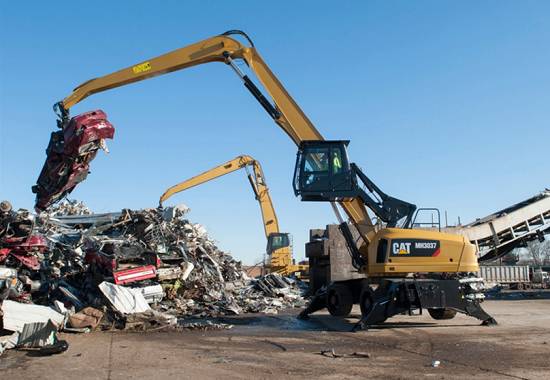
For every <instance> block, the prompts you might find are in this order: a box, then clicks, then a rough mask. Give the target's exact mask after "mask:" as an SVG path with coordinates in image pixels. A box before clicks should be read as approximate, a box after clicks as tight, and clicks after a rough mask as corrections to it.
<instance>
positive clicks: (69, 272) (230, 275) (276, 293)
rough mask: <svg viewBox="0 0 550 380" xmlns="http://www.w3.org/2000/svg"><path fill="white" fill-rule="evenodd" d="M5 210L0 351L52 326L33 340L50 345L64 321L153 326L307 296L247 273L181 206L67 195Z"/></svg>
mask: <svg viewBox="0 0 550 380" xmlns="http://www.w3.org/2000/svg"><path fill="white" fill-rule="evenodd" d="M0 210H1V211H0V301H2V309H1V310H2V314H3V315H2V318H3V327H4V329H6V330H9V331H12V332H13V334H12V335H10V336H9V338H4V339H3V340H0V350H1V349H2V348H7V347H9V348H12V347H20V348H22V347H24V345H23V341H25V342H27V341H29V336H28V335H29V334H30V333H29V331H35V332H36V334H38V332H39V331H42V333H41V334H42V335H44V334H45V332H44V331H46V332H48V331H49V332H50V334H49V335H48V334H46V335H48V339H38V340H36V341H33V342H34V343H33V344H34V345H35V346H38V347H39V348H41V349H43V348H44V347H47V350H50V351H52V347H58V348H59V347H61V348H63V347H65V348H66V343H65V342H62V343H59V341H58V340H57V338H56V334H54V333H53V332H56V331H58V330H66V331H74V332H87V331H91V330H93V329H96V328H101V329H113V328H117V329H139V330H147V329H152V328H160V327H166V326H174V327H176V326H178V321H180V322H181V321H183V320H184V319H189V318H195V319H197V318H198V319H201V318H203V319H204V318H212V317H214V318H215V317H219V316H224V315H235V314H241V313H250V312H254V313H258V312H259V313H276V312H277V311H278V310H280V309H282V308H288V307H296V306H303V305H304V300H303V298H302V296H301V294H302V292H303V289H301V288H300V284H299V282H297V281H296V280H294V279H290V278H285V277H282V276H280V275H277V274H269V275H267V276H264V277H262V278H259V279H251V278H249V277H248V276H247V275H246V274H245V272H244V271H243V268H242V266H241V263H240V262H238V261H236V260H234V259H233V258H232V257H231V255H229V254H227V253H225V252H223V251H222V250H220V249H219V248H218V247H217V246H216V244H215V243H214V241H213V240H212V239H211V238H210V237H209V236H208V234H207V231H206V230H205V228H204V227H203V226H201V225H199V224H194V223H191V222H190V221H189V220H188V219H186V217H185V214H186V212H187V210H188V209H187V208H186V207H184V206H178V207H170V208H166V209H145V210H138V211H136V210H122V211H121V212H117V213H107V214H92V213H91V212H90V210H89V209H87V208H86V206H84V205H83V204H82V203H78V202H63V203H61V204H59V205H57V206H55V207H52V208H50V210H49V211H47V212H46V211H44V212H41V213H39V214H33V213H31V212H28V211H26V210H18V211H14V210H12V208H11V205H9V203H8V202H3V203H2V204H1V205H0ZM37 324H38V325H37ZM187 328H188V327H187ZM21 334H23V335H21ZM36 334H35V335H36ZM31 335H32V334H31ZM38 335H39V336H41V335H40V334H38ZM22 337H24V338H25V340H22ZM31 341H32V339H31ZM25 344H26V345H27V346H28V343H25ZM54 351H55V350H54Z"/></svg>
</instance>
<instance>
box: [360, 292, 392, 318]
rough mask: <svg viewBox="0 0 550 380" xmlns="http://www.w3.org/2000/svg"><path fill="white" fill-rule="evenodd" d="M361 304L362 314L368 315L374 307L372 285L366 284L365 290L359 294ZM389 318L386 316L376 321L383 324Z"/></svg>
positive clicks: (363, 315)
mask: <svg viewBox="0 0 550 380" xmlns="http://www.w3.org/2000/svg"><path fill="white" fill-rule="evenodd" d="M359 306H360V307H361V316H362V317H365V316H366V315H368V314H369V313H370V312H371V311H372V308H373V307H374V291H373V290H372V288H371V287H370V286H368V285H367V286H365V287H364V288H363V290H362V291H361V295H360V296H359ZM386 319H387V318H384V319H382V320H380V321H376V322H375V323H376V324H381V323H384V322H385V321H386Z"/></svg>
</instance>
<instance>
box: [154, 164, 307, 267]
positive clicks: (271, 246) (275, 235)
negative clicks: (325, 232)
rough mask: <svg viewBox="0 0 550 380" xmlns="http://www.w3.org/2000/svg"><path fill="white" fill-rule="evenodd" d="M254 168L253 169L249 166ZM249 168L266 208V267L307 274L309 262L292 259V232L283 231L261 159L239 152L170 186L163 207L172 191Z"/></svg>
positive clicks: (263, 215)
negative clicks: (231, 157) (307, 263)
mask: <svg viewBox="0 0 550 380" xmlns="http://www.w3.org/2000/svg"><path fill="white" fill-rule="evenodd" d="M249 168H251V170H249ZM239 169H245V170H246V176H247V178H248V181H249V182H250V186H251V187H252V191H253V192H254V196H255V197H256V200H257V201H258V203H259V204H260V210H261V211H262V221H263V225H264V231H265V236H266V238H267V248H266V254H267V258H268V260H267V262H265V269H266V270H267V272H268V273H279V274H281V275H283V276H288V275H292V274H296V275H298V276H300V277H303V275H305V274H306V273H307V270H308V266H307V265H296V264H294V260H293V259H292V242H291V237H290V234H289V233H286V232H280V231H279V222H278V220H277V214H276V213H275V208H274V207H273V201H272V200H271V196H270V195H269V188H268V187H267V183H266V180H265V176H264V173H263V170H262V166H261V165H260V163H259V162H258V161H257V160H255V159H254V158H252V157H250V156H238V157H235V158H234V159H232V160H231V161H227V162H226V163H225V164H222V165H219V166H216V167H214V168H212V169H210V170H207V171H205V172H203V173H201V174H199V175H196V176H194V177H192V178H189V179H187V180H185V181H183V182H180V183H178V184H177V185H174V186H172V187H170V188H169V189H167V190H166V191H165V192H164V194H162V195H161V197H160V199H159V207H161V208H162V205H163V203H164V202H165V201H166V200H167V199H168V198H170V197H171V196H172V195H174V194H177V193H180V192H182V191H185V190H187V189H190V188H192V187H195V186H198V185H201V184H203V183H205V182H208V181H211V180H213V179H215V178H219V177H221V176H224V175H226V174H229V173H233V172H234V171H236V170H239Z"/></svg>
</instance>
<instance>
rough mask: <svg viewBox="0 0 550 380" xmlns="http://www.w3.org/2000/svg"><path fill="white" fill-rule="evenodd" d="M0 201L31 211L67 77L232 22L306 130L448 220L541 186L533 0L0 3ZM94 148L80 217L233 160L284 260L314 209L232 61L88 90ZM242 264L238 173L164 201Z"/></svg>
mask: <svg viewBox="0 0 550 380" xmlns="http://www.w3.org/2000/svg"><path fill="white" fill-rule="evenodd" d="M0 7H1V8H0V14H1V16H0V17H1V19H0V23H1V24H2V37H0V41H1V50H0V53H1V54H0V65H1V66H0V69H1V70H0V198H3V199H9V200H10V201H11V202H12V203H13V204H14V206H15V207H23V208H31V207H32V206H33V202H34V196H33V194H32V193H31V190H30V189H31V186H32V185H33V184H34V183H35V181H36V178H37V176H38V174H39V171H40V169H41V167H42V164H43V162H44V159H45V153H44V151H45V148H46V144H47V142H48V138H49V134H50V133H51V131H53V130H54V128H55V117H54V114H53V112H52V111H51V106H52V104H53V103H54V102H56V101H58V100H60V99H62V98H63V97H65V96H66V95H68V94H69V92H70V91H71V90H72V88H74V87H75V86H76V85H78V84H80V83H81V82H83V81H85V80H88V79H90V78H93V77H96V76H100V75H103V74H107V73H109V72H111V71H114V70H117V69H120V68H122V67H126V66H129V65H131V64H134V63H137V62H140V61H143V60H144V59H147V58H150V57H153V56H156V55H159V54H162V53H164V52H167V51H169V50H173V49H175V48H178V47H181V46H184V45H186V44H189V43H193V42H196V41H198V40H201V39H204V38H207V37H210V36H213V35H216V34H219V33H222V32H224V31H226V30H228V29H242V30H244V31H246V32H247V33H249V35H250V36H251V37H252V38H253V40H254V42H255V43H256V46H257V48H258V49H259V51H260V52H261V54H262V55H263V57H264V59H265V60H266V61H267V62H268V64H269V65H270V66H271V68H272V69H273V71H274V72H275V73H276V74H277V75H278V76H279V78H280V79H281V80H282V82H283V83H284V84H285V86H286V87H287V89H288V90H289V91H290V93H291V94H292V95H293V96H294V98H295V99H296V100H297V102H298V103H299V104H300V105H301V107H302V108H303V110H304V111H305V112H306V113H307V114H308V116H309V117H310V118H311V120H312V121H313V122H314V123H315V125H316V126H317V128H318V129H319V130H320V131H321V133H323V134H324V136H325V137H326V138H329V139H350V140H351V144H350V156H351V159H352V160H353V161H355V162H356V163H357V164H358V165H359V166H361V167H362V168H363V170H364V171H365V172H366V173H367V174H368V175H369V176H370V177H371V178H372V179H373V180H374V181H375V182H376V183H377V184H378V185H379V186H380V187H381V188H382V189H383V190H385V191H386V192H387V193H389V194H391V195H393V196H395V197H398V198H401V199H404V200H407V201H410V202H412V203H415V204H417V205H418V206H423V207H439V208H440V209H441V210H447V211H448V214H449V219H450V220H451V221H455V220H456V218H457V217H458V216H460V217H461V220H462V221H463V222H467V221H470V220H473V219H474V218H476V217H481V216H484V215H486V214H488V213H490V212H492V211H495V210H497V209H500V208H503V207H505V206H508V205H509V204H512V203H515V202H517V201H520V200H522V199H524V198H526V197H529V196H531V195H533V194H535V193H537V192H538V191H540V190H542V189H544V188H545V187H549V186H550V181H549V174H548V160H547V157H548V146H549V144H548V142H549V140H550V128H549V121H550V106H549V105H550V91H549V90H550V70H549V67H550V49H548V46H549V43H550V23H548V14H550V3H549V2H544V1H522V2H518V1H463V2H450V1H415V2H410V1H391V2H388V1H356V2H350V1H340V2H334V1H301V2H296V1H277V2H258V1H233V2H222V1H218V2H214V1H162V2H151V1H132V2H112V1H94V2H80V1H70V2H62V1H60V2H56V4H55V5H54V4H52V3H48V2H38V1H37V2H34V4H33V5H32V6H31V5H29V4H28V3H26V2H14V1H12V2H2V4H1V5H0ZM96 108H101V109H103V110H104V111H105V112H107V114H108V115H109V117H110V120H111V122H112V123H113V124H114V125H115V127H116V128H117V129H116V135H115V139H114V141H112V142H110V144H109V147H110V150H111V153H110V154H109V155H105V154H104V153H102V152H100V154H98V157H97V159H96V160H95V161H94V162H93V164H92V174H91V175H90V176H89V177H88V180H87V181H86V182H84V183H82V184H81V185H80V187H78V188H77V189H76V190H75V191H74V192H73V193H72V195H71V197H72V198H77V199H80V200H83V201H84V202H86V203H87V204H88V205H89V206H90V207H91V208H92V209H94V210H95V211H98V212H100V211H111V210H119V209H121V208H143V207H154V206H156V205H157V202H158V197H159V196H160V194H161V193H162V192H163V191H164V190H165V189H166V188H167V187H168V186H171V185H173V184H174V183H176V182H179V181H180V180H183V179H185V178H187V177H189V176H192V175H195V174H197V173H199V172H201V171H203V170H205V169H208V168H210V167H212V166H215V165H217V164H219V163H221V162H225V161H227V160H229V159H231V158H233V157H234V156H237V155H239V154H249V155H251V156H253V157H255V158H257V159H258V160H260V162H261V163H262V165H263V167H264V171H265V174H266V178H267V181H268V184H269V185H270V190H271V193H272V197H273V199H274V202H275V206H276V208H277V210H278V215H279V222H280V225H281V229H282V230H284V231H288V232H291V233H292V234H293V236H294V245H295V247H294V251H295V256H296V257H297V258H301V257H303V252H304V248H303V244H304V242H305V241H306V240H307V239H308V231H309V229H310V228H318V227H321V226H323V225H325V224H327V223H331V222H334V221H335V217H334V216H333V214H332V211H331V209H330V206H329V205H328V204H319V203H301V202H299V200H298V199H296V198H295V197H294V195H293V192H292V189H291V176H292V170H293V166H294V159H295V153H296V148H295V146H294V145H293V144H292V142H291V141H290V140H289V139H288V138H287V137H286V135H285V134H284V133H282V132H281V131H280V130H279V129H278V127H276V125H275V124H274V123H273V122H272V121H271V119H270V118H269V117H268V116H267V115H266V114H265V112H264V111H263V109H262V108H261V107H260V106H259V105H258V104H257V103H256V101H255V100H254V99H253V98H252V97H251V95H250V94H249V93H248V92H247V91H246V90H245V89H244V88H243V87H242V85H241V83H240V81H239V79H238V78H237V77H236V76H235V75H234V74H233V72H232V71H231V70H230V69H229V68H228V67H226V66H225V65H221V64H209V65H205V66H200V67H196V68H192V69H188V70H184V71H181V72H177V73H173V74H169V75H166V76H162V77H158V78H154V79H151V80H148V81H144V82H140V83H137V84H133V85H129V86H126V87H123V88H119V89H115V90H111V91H109V92H105V93H101V94H97V95H93V96H92V97H90V98H88V99H86V100H84V101H83V102H82V103H80V104H78V105H77V106H75V107H74V108H73V109H72V113H73V114H78V113H81V112H84V111H88V110H93V109H96ZM172 202H173V203H179V202H183V203H186V204H187V205H188V206H189V207H191V210H192V211H191V214H190V215H189V216H190V219H192V220H193V221H194V222H199V223H202V224H204V225H205V226H206V227H207V228H208V230H209V232H210V234H211V235H212V236H213V237H214V238H215V239H216V240H217V241H218V242H219V245H220V246H221V247H222V248H224V249H226V250H229V251H231V252H232V253H233V254H234V256H236V257H237V258H238V259H241V260H243V261H245V262H248V263H251V262H255V261H257V260H259V259H260V258H261V255H262V252H263V251H264V248H265V238H264V236H263V229H262V226H261V217H260V212H259V209H258V205H257V204H256V202H255V201H254V198H253V195H252V193H251V190H250V189H249V186H248V183H247V181H246V178H245V174H244V173H240V172H237V173H234V174H232V175H229V176H226V177H224V178H222V179H220V180H218V181H215V182H211V183H208V184H206V185H203V186H202V187H200V188H195V189H192V190H189V191H187V192H186V193H183V194H180V195H177V196H175V197H173V198H172Z"/></svg>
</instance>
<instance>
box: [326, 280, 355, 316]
mask: <svg viewBox="0 0 550 380" xmlns="http://www.w3.org/2000/svg"><path fill="white" fill-rule="evenodd" d="M352 307H353V294H352V292H351V289H350V287H349V286H347V285H345V284H332V285H330V286H329V287H328V290H327V309H328V311H329V313H330V315H332V316H333V317H347V316H348V315H349V313H350V312H351V308H352Z"/></svg>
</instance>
